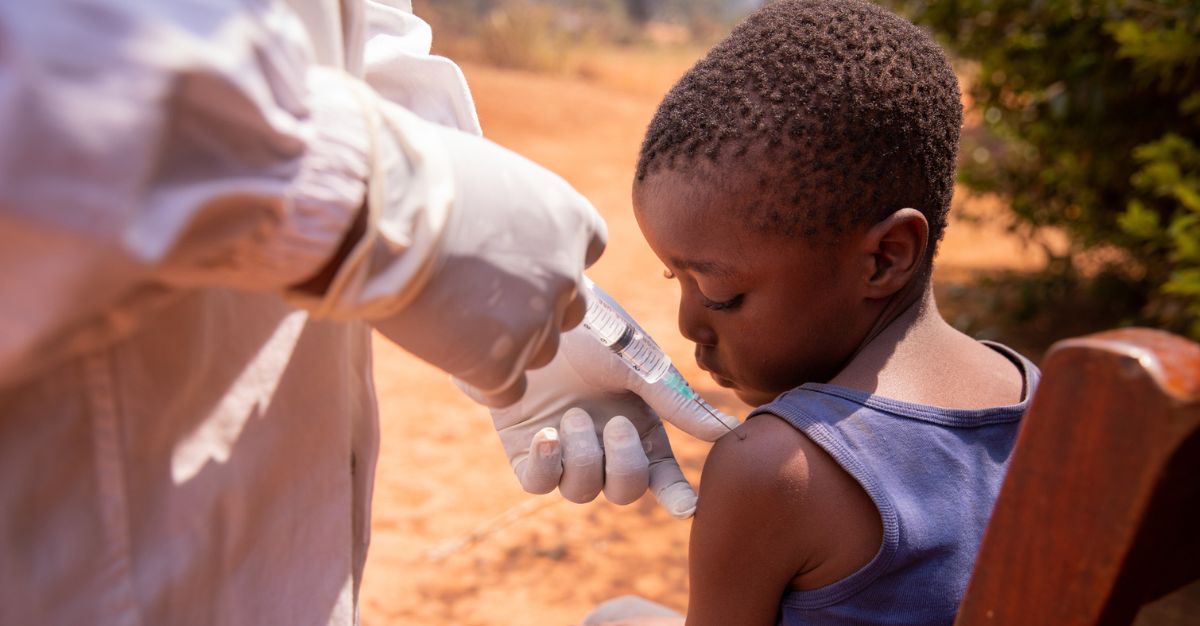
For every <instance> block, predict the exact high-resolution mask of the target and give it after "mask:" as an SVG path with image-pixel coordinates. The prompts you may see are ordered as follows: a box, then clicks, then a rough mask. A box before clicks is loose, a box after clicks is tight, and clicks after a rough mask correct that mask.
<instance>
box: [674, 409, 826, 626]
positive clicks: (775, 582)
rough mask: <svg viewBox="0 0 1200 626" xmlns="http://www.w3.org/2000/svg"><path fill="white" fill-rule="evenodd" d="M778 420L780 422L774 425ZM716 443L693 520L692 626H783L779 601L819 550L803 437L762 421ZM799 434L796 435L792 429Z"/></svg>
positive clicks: (690, 616) (691, 555)
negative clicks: (810, 520)
mask: <svg viewBox="0 0 1200 626" xmlns="http://www.w3.org/2000/svg"><path fill="white" fill-rule="evenodd" d="M771 422H776V423H771ZM738 430H739V431H740V432H743V433H744V434H745V439H744V440H739V439H738V438H737V437H733V436H729V437H725V438H723V439H721V440H720V441H718V442H717V443H716V445H714V446H713V449H712V452H711V453H710V454H709V456H708V460H707V461H706V462H705V464H704V474H703V476H702V478H701V482H700V501H699V506H698V508H697V510H696V517H695V520H694V521H693V523H692V537H691V547H690V552H689V569H690V577H691V590H690V594H689V596H690V599H689V602H688V618H687V624H688V626H707V625H713V626H719V625H727V624H739V625H745V626H757V625H762V626H770V625H773V624H775V620H776V617H777V614H778V612H779V600H780V597H781V596H782V595H783V593H784V591H785V590H786V589H787V586H788V583H789V582H790V581H791V580H792V578H794V577H795V576H796V574H797V573H798V572H799V571H800V570H801V569H802V568H803V567H804V563H805V562H806V561H807V560H808V558H809V554H810V552H811V546H810V543H811V541H810V537H809V535H808V534H807V533H806V532H804V531H803V529H804V525H803V524H801V523H800V522H801V520H802V517H803V512H804V505H805V502H806V500H807V496H806V494H807V492H808V490H809V468H808V462H807V459H806V458H805V456H804V454H803V452H802V450H800V448H798V447H797V445H796V441H795V440H796V439H797V437H799V438H802V436H799V433H797V432H796V431H795V429H793V428H791V427H790V426H788V425H786V424H782V423H778V420H774V419H771V420H766V419H762V418H755V419H753V420H750V421H748V422H746V423H745V424H744V425H742V426H741V427H739V429H738ZM787 431H791V432H787Z"/></svg>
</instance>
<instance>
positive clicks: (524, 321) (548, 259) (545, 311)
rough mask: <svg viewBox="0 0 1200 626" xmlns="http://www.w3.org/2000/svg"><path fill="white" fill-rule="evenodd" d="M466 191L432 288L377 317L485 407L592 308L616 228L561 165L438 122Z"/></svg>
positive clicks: (521, 381) (458, 184)
mask: <svg viewBox="0 0 1200 626" xmlns="http://www.w3.org/2000/svg"><path fill="white" fill-rule="evenodd" d="M434 132H435V134H436V135H437V136H438V138H439V140H440V142H441V144H442V145H443V146H444V147H445V148H446V152H447V153H448V154H449V157H450V158H449V162H450V166H451V169H452V172H453V176H454V181H455V188H454V201H453V207H452V210H451V211H450V214H449V216H448V223H447V226H446V230H445V232H444V234H443V235H442V237H443V240H442V242H441V243H440V248H439V251H438V254H437V260H436V263H437V265H436V267H435V268H433V269H432V271H431V273H430V277H429V279H428V282H427V283H426V284H425V286H424V287H423V288H422V289H421V290H420V292H418V293H417V294H416V295H415V296H414V297H413V299H412V300H411V301H410V302H409V303H407V304H406V305H405V306H404V308H403V309H401V310H400V311H399V312H397V313H394V314H391V315H389V316H387V317H384V318H382V319H374V320H372V324H373V325H374V326H375V328H376V329H378V330H379V331H380V332H382V333H383V334H384V335H386V336H387V337H388V338H389V339H391V340H393V341H395V342H396V343H397V344H399V345H400V346H401V347H403V348H405V349H406V350H408V351H409V352H412V353H413V354H415V355H417V356H419V357H421V358H422V359H424V360H426V361H428V362H429V363H431V364H433V365H434V366H436V367H438V368H440V369H442V370H445V371H446V372H449V373H450V374H452V375H453V376H454V377H455V378H457V379H460V380H463V381H465V382H467V383H468V384H470V385H471V386H472V387H474V388H475V389H477V390H479V391H480V393H481V394H482V396H483V397H482V398H479V399H481V400H482V401H484V402H485V403H486V404H490V405H496V404H506V403H510V402H512V401H513V400H515V399H516V398H518V397H520V396H521V394H522V393H523V392H524V389H525V370H526V369H528V368H530V367H537V366H539V365H543V364H545V363H546V362H547V361H549V360H550V358H551V357H552V356H553V354H554V353H555V351H556V349H557V347H558V340H559V336H560V332H561V329H562V328H564V327H570V326H572V325H574V324H576V323H578V321H579V320H580V319H582V317H583V300H582V298H577V297H576V294H577V288H578V285H579V281H580V279H581V277H582V275H583V268H584V266H585V265H590V264H591V263H592V262H594V261H595V260H596V258H598V257H599V256H600V253H601V252H602V251H603V249H604V243H605V239H606V236H607V231H606V229H605V225H604V221H603V220H602V219H601V218H600V216H599V214H598V213H596V211H595V209H594V208H592V206H591V204H589V203H588V201H587V200H586V199H585V198H584V197H583V196H581V195H580V194H579V193H578V192H576V191H575V190H574V189H573V188H572V187H571V186H570V185H568V184H567V183H566V182H565V181H563V180H562V179H561V178H559V177H558V176H557V175H555V174H553V173H551V172H550V171H548V170H546V169H544V168H542V167H540V166H538V165H536V164H534V163H533V162H531V161H528V160H527V159H525V158H523V157H521V156H520V155H517V154H516V153H514V152H511V151H509V150H506V149H504V148H502V147H500V146H498V145H496V144H494V143H492V142H490V141H488V140H486V139H483V138H480V137H476V136H473V135H468V134H466V133H462V132H458V131H455V130H450V129H446V128H441V127H437V129H436V130H435V131H434Z"/></svg>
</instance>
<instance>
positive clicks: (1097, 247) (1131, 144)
mask: <svg viewBox="0 0 1200 626" xmlns="http://www.w3.org/2000/svg"><path fill="white" fill-rule="evenodd" d="M880 1H881V2H883V3H884V4H885V5H887V6H889V7H890V8H892V9H894V10H896V11H897V12H899V13H901V14H903V15H905V16H907V17H909V18H910V19H912V20H913V21H914V22H916V23H918V24H921V25H923V26H924V27H926V28H928V29H930V30H931V31H932V32H933V33H934V34H935V36H936V37H937V38H938V39H939V41H940V42H941V43H942V44H943V45H944V46H945V47H946V48H947V50H948V51H949V52H950V53H951V55H952V57H954V58H955V62H956V64H957V66H958V68H959V73H960V76H962V78H963V84H964V90H965V91H966V93H967V95H968V98H969V100H970V102H971V107H970V115H972V116H974V117H975V119H973V120H972V119H968V124H967V128H966V131H965V132H964V137H963V145H962V150H961V159H960V180H961V182H962V183H963V184H964V186H965V187H966V188H967V190H969V192H970V193H975V194H989V195H995V196H997V197H999V198H1001V199H1002V200H1003V201H1004V202H1005V203H1006V204H1007V206H1008V207H1009V210H1008V213H1007V222H1008V223H1007V226H1008V228H1009V229H1010V230H1012V231H1013V232H1016V233H1018V234H1020V235H1021V236H1023V237H1025V238H1027V239H1028V240H1029V241H1031V242H1033V243H1034V244H1035V245H1036V244H1038V243H1043V244H1044V247H1045V249H1046V251H1047V253H1048V256H1049V261H1048V263H1047V264H1046V267H1045V268H1044V270H1043V271H1041V272H1038V273H1033V274H1030V273H1021V274H1017V273H1007V274H1005V273H999V274H997V273H993V274H989V275H983V276H979V277H977V278H976V279H975V281H974V284H973V285H972V289H971V292H970V293H969V294H968V296H966V297H964V298H963V301H964V302H966V303H968V304H969V306H971V307H974V309H975V312H974V313H972V319H978V320H984V319H986V320H988V321H987V324H988V326H987V328H988V329H989V331H990V334H992V335H993V336H996V337H997V338H1000V339H1002V340H1011V339H1012V338H1014V337H1023V338H1024V339H1025V341H1016V342H1015V343H1017V344H1023V345H1038V344H1042V340H1043V339H1044V341H1046V342H1048V341H1051V340H1053V339H1055V338H1058V337H1062V336H1065V335H1069V334H1080V333H1084V332H1090V331H1093V330H1099V329H1102V328H1107V327H1112V326H1118V325H1125V324H1144V325H1151V326H1158V327H1162V328H1166V329H1168V330H1172V331H1175V332H1181V333H1184V334H1190V335H1191V336H1192V337H1194V338H1197V339H1200V148H1198V145H1200V80H1198V78H1200V3H1198V2H1196V1H1195V0H1160V1H1145V0H1037V1H1034V2H1030V1H1028V0H1020V1H1018V0H936V1H922V0H880ZM761 4H762V1H761V0H436V1H430V2H428V3H425V4H422V3H421V2H420V1H419V0H418V2H417V5H418V6H417V7H416V9H417V12H418V14H421V15H423V16H425V17H426V18H427V19H429V20H430V21H431V22H432V23H433V26H434V33H435V39H434V46H435V51H436V52H440V53H443V54H447V55H448V56H451V57H454V58H457V59H460V60H468V61H472V60H473V61H478V62H486V63H491V64H495V65H500V66H503V67H510V68H518V69H527V70H536V71H572V72H577V73H579V74H581V75H585V76H586V74H587V72H588V66H587V62H586V61H582V62H580V61H578V59H579V58H580V57H582V58H585V59H586V56H587V55H586V50H587V49H589V47H593V46H600V45H605V46H612V45H616V46H660V47H661V46H692V47H693V48H699V49H703V47H706V46H708V45H711V44H712V43H713V42H715V41H716V40H717V39H719V38H720V37H721V36H723V35H724V34H725V33H726V32H728V30H729V28H731V26H732V25H733V24H734V23H736V21H737V20H739V19H740V18H742V17H744V16H745V15H746V14H747V13H749V12H750V11H752V10H753V9H754V8H757V7H758V6H759V5H761ZM580 50H583V51H585V53H583V54H576V56H575V57H572V55H573V54H575V53H576V52H577V51H580ZM573 58H574V60H573ZM628 71H630V72H636V71H637V69H636V68H635V67H634V68H629V70H628ZM1046 232H1054V233H1056V234H1060V235H1065V239H1066V241H1067V242H1068V245H1067V246H1065V248H1064V247H1061V246H1059V247H1052V246H1050V245H1049V244H1045V242H1043V241H1042V236H1043V234H1044V233H1046ZM998 319H1002V320H1003V326H1004V328H1005V330H1002V331H999V332H995V331H994V330H993V329H994V327H996V325H997V323H998V322H997V320H998ZM981 323H982V322H977V323H975V326H976V328H965V330H968V331H977V330H979V329H980V327H979V324H981ZM976 334H979V333H976ZM985 334H988V333H985ZM1042 345H1044V344H1042Z"/></svg>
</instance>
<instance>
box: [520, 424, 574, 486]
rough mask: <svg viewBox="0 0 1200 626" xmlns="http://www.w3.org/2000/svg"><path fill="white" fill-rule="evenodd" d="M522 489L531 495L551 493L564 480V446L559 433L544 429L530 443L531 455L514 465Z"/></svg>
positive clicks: (551, 429)
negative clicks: (560, 480)
mask: <svg viewBox="0 0 1200 626" xmlns="http://www.w3.org/2000/svg"><path fill="white" fill-rule="evenodd" d="M513 470H514V471H516V473H517V479H518V480H520V481H521V487H522V488H524V489H525V491H527V492H529V493H538V494H541V493H550V492H551V491H554V488H555V487H557V486H558V481H559V479H561V478H562V473H563V466H562V445H560V443H559V440H558V431H557V430H555V429H553V428H549V427H547V428H543V429H541V430H539V431H538V432H537V434H535V435H534V436H533V439H532V440H531V441H530V442H529V454H528V455H527V456H525V457H524V458H522V459H520V460H516V462H515V463H514V464H513Z"/></svg>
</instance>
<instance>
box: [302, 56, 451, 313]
mask: <svg viewBox="0 0 1200 626" xmlns="http://www.w3.org/2000/svg"><path fill="white" fill-rule="evenodd" d="M343 76H344V80H343V82H344V85H343V87H342V88H343V89H346V90H347V91H348V92H351V93H353V94H355V95H356V97H357V98H358V100H359V102H360V104H361V110H360V112H359V115H360V116H361V117H362V118H363V119H364V120H365V121H366V125H367V134H368V137H369V138H370V148H369V149H370V153H369V156H368V159H367V162H368V163H369V164H370V169H369V172H368V173H367V177H366V180H367V189H366V194H367V195H366V211H367V224H366V228H365V232H364V233H363V235H362V237H361V238H360V239H359V240H358V242H357V243H355V244H354V246H353V248H352V249H351V250H350V252H349V253H348V254H347V255H346V258H345V259H344V260H342V262H341V263H340V265H339V266H338V268H337V269H336V272H335V275H334V278H333V280H332V282H331V283H330V285H329V287H328V289H326V291H325V292H324V293H323V294H316V295H314V294H311V293H307V292H304V291H300V290H292V291H290V292H288V293H287V298H288V300H289V301H290V302H291V303H292V304H294V305H296V306H299V307H302V308H305V309H308V310H309V312H310V313H311V314H313V315H314V316H317V317H328V318H334V319H381V318H384V317H386V316H388V315H391V314H393V313H395V312H397V311H399V310H400V309H402V308H403V307H404V306H405V305H406V304H407V303H408V302H410V301H411V300H412V298H413V297H415V295H416V294H417V293H418V292H419V291H420V290H421V288H422V287H424V285H425V283H426V282H427V281H428V279H429V276H430V275H431V274H432V273H433V271H434V268H435V265H436V261H437V258H438V251H439V249H440V246H441V240H442V234H443V231H444V230H445V227H446V223H447V221H448V219H449V215H450V211H451V206H452V204H453V202H454V172H453V170H452V168H451V164H450V158H449V155H448V154H447V153H446V150H445V148H444V147H443V143H444V142H443V140H442V138H441V137H440V136H439V134H438V133H439V132H448V131H445V130H444V129H441V128H440V127H439V126H437V125H435V124H433V123H431V122H427V121H425V120H423V119H421V118H420V117H418V116H416V115H414V114H413V113H411V112H410V111H408V110H407V109H404V108H403V107H400V106H398V105H395V104H393V103H391V102H388V101H387V100H384V99H382V98H380V97H379V96H378V95H377V94H376V93H375V92H374V91H373V90H372V89H371V88H370V87H368V86H367V85H366V84H365V83H363V82H361V81H358V80H356V79H353V78H351V77H349V76H345V75H343ZM331 249H332V248H331Z"/></svg>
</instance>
